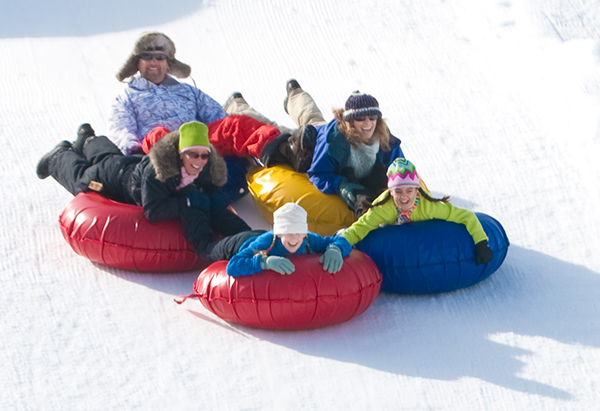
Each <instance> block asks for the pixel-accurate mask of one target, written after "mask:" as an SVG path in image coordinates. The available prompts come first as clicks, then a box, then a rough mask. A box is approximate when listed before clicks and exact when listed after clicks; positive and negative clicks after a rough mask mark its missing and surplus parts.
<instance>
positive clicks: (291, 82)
mask: <svg viewBox="0 0 600 411" xmlns="http://www.w3.org/2000/svg"><path fill="white" fill-rule="evenodd" d="M297 88H300V89H301V88H302V87H300V84H298V82H297V81H296V79H290V80H288V82H287V83H286V85H285V90H286V91H287V96H286V97H285V99H283V109H284V110H285V112H286V113H287V112H288V109H287V103H288V99H289V98H290V93H291V92H292V91H293V90H295V89H297ZM288 114H289V113H288Z"/></svg>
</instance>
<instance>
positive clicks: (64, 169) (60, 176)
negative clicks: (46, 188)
mask: <svg viewBox="0 0 600 411" xmlns="http://www.w3.org/2000/svg"><path fill="white" fill-rule="evenodd" d="M91 166H92V163H90V162H89V161H88V160H87V159H86V158H85V157H82V156H81V155H80V154H79V153H77V152H75V151H73V150H71V149H67V150H63V151H59V152H58V153H56V154H55V155H54V156H53V157H52V158H51V159H50V162H49V164H48V171H49V172H50V175H51V176H52V177H53V178H54V179H55V180H56V181H57V182H58V183H59V184H60V185H61V186H63V187H64V188H66V189H67V191H68V192H69V193H71V194H73V195H74V196H75V195H77V194H79V193H80V192H82V191H86V189H87V185H82V184H81V181H80V180H81V177H82V176H83V175H84V174H85V172H86V171H87V170H88V169H89V168H90V167H91Z"/></svg>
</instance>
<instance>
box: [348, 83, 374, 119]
mask: <svg viewBox="0 0 600 411" xmlns="http://www.w3.org/2000/svg"><path fill="white" fill-rule="evenodd" d="M344 110H345V111H344V115H343V117H344V120H345V121H350V120H353V119H354V117H356V116H375V115H376V116H379V117H381V110H380V109H379V102H378V101H377V99H376V98H375V97H373V96H372V95H370V94H363V93H361V92H360V91H358V90H356V91H355V92H353V93H352V94H351V95H350V97H348V100H346V106H345V107H344Z"/></svg>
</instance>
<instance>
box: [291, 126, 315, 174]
mask: <svg viewBox="0 0 600 411" xmlns="http://www.w3.org/2000/svg"><path fill="white" fill-rule="evenodd" d="M317 134H318V132H317V129H316V128H315V126H313V125H311V124H307V125H305V126H302V127H300V128H298V129H296V130H294V132H293V133H292V135H291V136H290V138H289V139H288V140H287V144H286V147H285V156H286V158H287V159H288V160H289V163H290V164H291V165H292V167H294V170H296V171H297V172H298V173H306V172H307V171H308V169H309V168H310V164H311V163H312V158H313V154H314V151H315V146H316V144H317Z"/></svg>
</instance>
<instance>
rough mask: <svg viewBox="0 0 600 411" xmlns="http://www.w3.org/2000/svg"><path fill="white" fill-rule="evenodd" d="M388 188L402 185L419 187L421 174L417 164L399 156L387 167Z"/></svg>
mask: <svg viewBox="0 0 600 411" xmlns="http://www.w3.org/2000/svg"><path fill="white" fill-rule="evenodd" d="M387 176H388V189H390V190H394V189H396V188H400V187H416V188H419V175H418V174H417V169H416V168H415V165H414V164H413V163H411V162H410V161H408V160H407V159H405V158H397V159H395V160H394V162H393V163H392V164H390V166H389V167H388V169H387Z"/></svg>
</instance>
